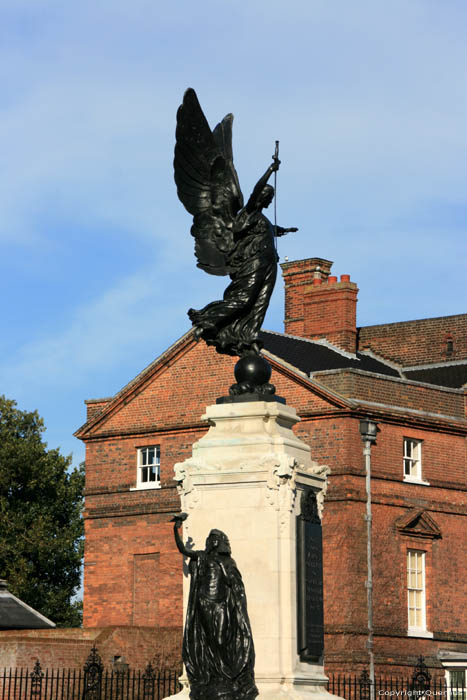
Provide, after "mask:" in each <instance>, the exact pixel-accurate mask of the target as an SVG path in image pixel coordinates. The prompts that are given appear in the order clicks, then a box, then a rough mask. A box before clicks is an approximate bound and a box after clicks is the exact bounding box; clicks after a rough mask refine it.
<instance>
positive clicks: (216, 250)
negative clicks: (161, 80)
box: [174, 88, 243, 275]
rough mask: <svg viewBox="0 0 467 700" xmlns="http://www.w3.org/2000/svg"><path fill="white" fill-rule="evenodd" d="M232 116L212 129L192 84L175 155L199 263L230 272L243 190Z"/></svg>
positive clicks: (182, 109)
mask: <svg viewBox="0 0 467 700" xmlns="http://www.w3.org/2000/svg"><path fill="white" fill-rule="evenodd" d="M232 121H233V117H232V115H231V114H228V115H227V116H226V117H224V119H223V120H222V122H221V123H220V124H218V125H217V126H216V128H215V129H214V131H213V132H212V131H211V129H210V127H209V124H208V122H207V120H206V117H205V116H204V114H203V111H202V109H201V107H200V104H199V102H198V98H197V96H196V93H195V91H194V90H193V89H192V88H189V89H188V90H187V91H186V92H185V95H184V96H183V103H182V104H181V105H180V107H179V109H178V112H177V130H176V144H175V158H174V173H175V183H176V185H177V193H178V197H179V199H180V201H181V202H182V204H183V205H184V207H185V209H187V211H189V212H190V214H192V215H193V226H192V227H191V233H192V235H193V236H194V238H195V241H196V243H195V254H196V257H197V259H198V267H200V268H201V269H202V270H205V271H206V272H209V273H210V274H212V275H226V274H228V272H229V268H228V263H227V259H228V256H229V254H230V253H231V251H232V249H233V245H234V242H233V233H232V227H233V223H234V220H235V217H236V215H237V213H238V211H239V210H240V209H241V208H242V207H243V196H242V193H241V190H240V185H239V182H238V176H237V173H236V170H235V168H234V165H233V156H232Z"/></svg>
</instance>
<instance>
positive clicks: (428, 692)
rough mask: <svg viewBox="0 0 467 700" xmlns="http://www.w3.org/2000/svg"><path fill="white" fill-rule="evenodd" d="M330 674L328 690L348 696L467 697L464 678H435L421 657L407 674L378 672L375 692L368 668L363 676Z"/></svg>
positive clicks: (355, 699) (390, 699)
mask: <svg viewBox="0 0 467 700" xmlns="http://www.w3.org/2000/svg"><path fill="white" fill-rule="evenodd" d="M328 678H329V682H328V690H329V692H330V693H332V694H333V695H338V696H340V697H341V698H345V700H373V699H374V700H424V698H426V700H431V699H433V700H467V688H466V686H465V682H464V684H460V683H457V684H455V683H454V684H452V683H448V682H447V681H446V677H445V676H444V675H442V676H441V675H440V676H436V677H434V678H432V676H431V674H430V673H429V672H428V669H427V667H426V666H425V663H424V660H423V658H422V657H420V658H419V660H418V663H417V665H416V666H415V669H414V672H413V674H412V675H411V676H408V677H407V678H403V677H399V676H389V677H381V676H376V677H375V685H374V692H373V688H372V683H371V681H370V677H369V675H368V671H367V670H364V671H363V672H362V673H361V674H360V676H356V675H349V674H344V673H343V674H328ZM457 679H458V678H457ZM464 681H465V677H464Z"/></svg>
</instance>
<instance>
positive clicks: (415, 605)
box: [407, 549, 432, 637]
mask: <svg viewBox="0 0 467 700" xmlns="http://www.w3.org/2000/svg"><path fill="white" fill-rule="evenodd" d="M407 614H408V630H409V635H414V636H417V635H419V636H423V637H427V636H432V634H431V633H430V632H427V629H426V588H425V552H421V551H418V550H416V549H409V550H408V552H407Z"/></svg>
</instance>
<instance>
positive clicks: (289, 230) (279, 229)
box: [275, 226, 298, 238]
mask: <svg viewBox="0 0 467 700" xmlns="http://www.w3.org/2000/svg"><path fill="white" fill-rule="evenodd" d="M295 231H298V228H296V227H295V226H292V228H282V226H276V231H275V235H276V236H277V237H278V238H279V236H285V235H286V234H287V233H295Z"/></svg>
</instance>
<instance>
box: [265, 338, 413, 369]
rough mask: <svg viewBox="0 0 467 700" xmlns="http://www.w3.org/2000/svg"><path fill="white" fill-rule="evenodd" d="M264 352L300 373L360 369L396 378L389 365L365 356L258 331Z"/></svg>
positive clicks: (308, 341) (316, 342)
mask: <svg viewBox="0 0 467 700" xmlns="http://www.w3.org/2000/svg"><path fill="white" fill-rule="evenodd" d="M261 340H262V341H263V343H264V349H265V350H268V351H269V352H271V353H272V354H273V355H276V356H277V357H280V358H281V359H283V360H285V361H286V362H288V363H289V364H290V365H293V366H294V367H297V369H300V370H301V371H302V372H305V373H306V374H308V375H309V374H310V373H313V372H319V371H323V370H327V369H345V368H348V367H352V368H353V369H361V370H364V371H365V372H375V373H377V374H385V375H387V376H388V377H400V376H401V375H400V372H398V370H397V369H395V368H394V367H393V366H392V365H389V364H387V363H385V362H384V361H383V360H378V359H376V358H374V357H371V356H370V355H367V354H366V353H359V352H357V353H356V355H351V354H350V353H347V352H343V351H339V349H338V348H333V347H332V346H330V345H329V344H325V343H321V342H319V341H313V340H306V339H304V338H297V337H296V336H292V335H286V334H285V333H275V332H271V331H261Z"/></svg>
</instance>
